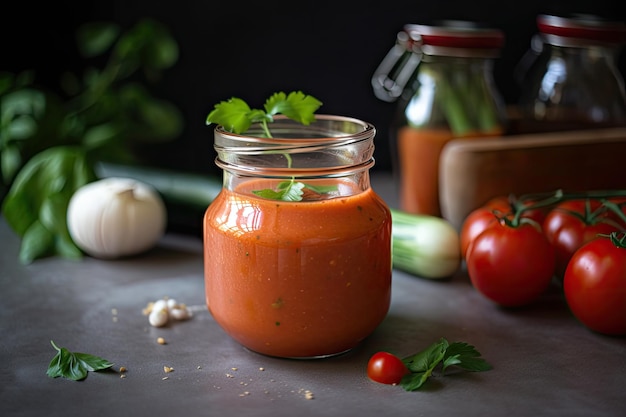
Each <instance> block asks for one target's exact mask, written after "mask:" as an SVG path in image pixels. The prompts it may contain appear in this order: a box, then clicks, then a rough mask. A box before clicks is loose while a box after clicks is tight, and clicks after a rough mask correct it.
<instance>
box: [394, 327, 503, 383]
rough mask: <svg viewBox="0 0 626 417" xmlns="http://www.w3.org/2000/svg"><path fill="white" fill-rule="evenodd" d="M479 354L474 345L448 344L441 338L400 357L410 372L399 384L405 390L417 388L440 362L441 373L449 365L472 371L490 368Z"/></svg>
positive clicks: (462, 343)
mask: <svg viewBox="0 0 626 417" xmlns="http://www.w3.org/2000/svg"><path fill="white" fill-rule="evenodd" d="M480 356H481V355H480V353H479V352H478V351H477V350H476V348H474V346H471V345H468V344H467V343H464V342H454V343H452V344H450V343H448V341H447V340H446V339H444V338H441V339H439V341H438V342H435V343H433V344H432V345H430V346H429V347H427V348H426V349H424V350H422V351H421V352H419V353H416V354H415V355H411V356H408V357H406V358H404V359H402V362H404V364H405V365H406V367H407V368H409V371H411V373H410V374H407V375H405V376H404V377H403V378H402V381H401V382H400V385H401V386H402V387H403V388H404V389H405V390H407V391H415V390H417V389H419V388H420V387H421V386H422V385H423V384H424V383H425V382H426V380H427V379H428V378H429V377H431V376H432V374H433V371H434V370H435V368H437V366H438V365H440V364H441V375H443V374H444V373H445V371H446V369H447V368H448V367H450V366H458V367H459V368H461V369H463V370H466V371H472V372H480V371H488V370H490V369H492V366H491V365H490V364H489V363H487V361H485V360H484V359H483V358H481V357H480Z"/></svg>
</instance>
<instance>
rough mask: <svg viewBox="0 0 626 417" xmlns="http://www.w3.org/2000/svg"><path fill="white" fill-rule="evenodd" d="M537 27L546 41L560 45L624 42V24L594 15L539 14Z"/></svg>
mask: <svg viewBox="0 0 626 417" xmlns="http://www.w3.org/2000/svg"><path fill="white" fill-rule="evenodd" d="M537 27H538V29H539V32H540V33H541V34H542V35H543V36H544V38H545V39H546V41H547V42H549V43H551V44H555V45H561V46H576V45H579V46H582V45H590V44H607V45H620V44H623V43H626V24H624V22H619V21H611V20H606V19H602V18H600V17H598V16H594V15H573V16H572V17H561V16H552V15H539V16H538V17H537Z"/></svg>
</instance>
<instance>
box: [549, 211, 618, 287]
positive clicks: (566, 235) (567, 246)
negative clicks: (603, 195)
mask: <svg viewBox="0 0 626 417" xmlns="http://www.w3.org/2000/svg"><path fill="white" fill-rule="evenodd" d="M619 227H620V226H619V224H618V223H617V222H615V221H614V220H612V219H611V218H610V216H609V213H608V212H607V211H606V210H602V203H601V202H600V201H598V200H584V199H583V200H569V201H564V202H562V203H559V204H558V205H556V206H555V207H554V208H553V209H552V210H551V211H550V212H549V213H548V215H547V216H546V218H545V220H544V222H543V232H544V234H545V235H546V237H547V238H548V241H549V242H550V243H551V244H552V246H553V247H554V250H555V254H556V266H555V274H556V275H557V276H558V277H561V278H562V277H563V274H564V273H565V268H567V264H568V262H569V260H570V259H571V257H572V255H573V254H574V252H576V250H577V249H578V248H580V247H581V246H582V245H583V244H585V243H587V242H589V241H590V240H592V239H595V238H596V237H598V234H607V235H608V234H609V233H611V232H613V231H617V230H619Z"/></svg>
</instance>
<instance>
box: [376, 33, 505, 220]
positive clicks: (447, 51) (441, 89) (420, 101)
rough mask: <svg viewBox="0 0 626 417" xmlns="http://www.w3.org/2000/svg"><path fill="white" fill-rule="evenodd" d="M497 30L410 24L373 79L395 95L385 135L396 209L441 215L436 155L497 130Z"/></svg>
mask: <svg viewBox="0 0 626 417" xmlns="http://www.w3.org/2000/svg"><path fill="white" fill-rule="evenodd" d="M503 42H504V35H503V33H502V32H501V31H500V30H497V29H492V28H487V27H481V26H479V25H477V24H474V23H471V22H460V21H446V22H443V23H442V24H441V25H437V26H427V25H415V24H408V25H405V26H404V30H403V31H402V32H400V33H399V34H398V37H397V41H396V45H394V47H393V48H392V49H391V51H390V52H389V54H388V55H387V56H386V57H385V59H384V60H383V62H382V63H381V65H380V66H379V68H378V69H377V71H376V72H375V74H374V76H373V78H372V84H373V87H374V92H375V94H376V96H377V97H378V98H380V99H382V100H385V101H397V102H398V104H397V114H396V118H395V120H394V121H393V122H392V129H391V132H390V139H391V145H392V154H393V155H394V167H395V168H394V170H395V172H396V176H397V177H398V182H399V198H400V207H401V208H402V209H403V210H405V211H407V212H410V213H416V214H428V215H435V216H441V209H440V204H439V157H440V154H441V151H442V149H443V147H444V146H445V144H446V143H447V142H449V141H450V140H452V139H454V138H461V137H485V136H500V135H502V134H503V133H504V131H505V126H506V112H505V107H504V103H503V100H502V98H501V96H500V93H499V92H498V90H497V88H496V86H495V82H494V78H493V63H494V59H495V58H496V57H497V56H498V54H499V51H500V48H501V47H502V45H503Z"/></svg>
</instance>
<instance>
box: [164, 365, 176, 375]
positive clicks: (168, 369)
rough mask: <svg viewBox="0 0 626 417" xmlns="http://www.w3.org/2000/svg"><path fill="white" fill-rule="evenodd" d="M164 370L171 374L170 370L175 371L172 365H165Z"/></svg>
mask: <svg viewBox="0 0 626 417" xmlns="http://www.w3.org/2000/svg"><path fill="white" fill-rule="evenodd" d="M163 372H165V373H166V374H169V373H170V372H174V368H172V367H170V366H164V367H163Z"/></svg>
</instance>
